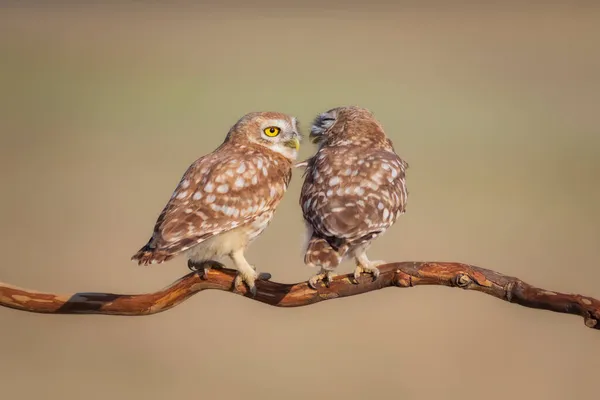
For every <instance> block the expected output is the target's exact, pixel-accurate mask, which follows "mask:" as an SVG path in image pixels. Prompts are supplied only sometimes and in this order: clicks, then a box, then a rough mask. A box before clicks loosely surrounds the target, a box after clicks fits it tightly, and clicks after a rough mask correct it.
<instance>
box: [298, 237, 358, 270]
mask: <svg viewBox="0 0 600 400" xmlns="http://www.w3.org/2000/svg"><path fill="white" fill-rule="evenodd" d="M347 251H348V247H347V246H346V245H342V246H340V247H339V248H334V247H333V246H332V245H331V244H330V243H329V242H328V241H327V240H325V239H323V238H320V237H317V236H313V237H311V238H310V240H309V241H308V247H307V248H306V254H305V255H304V263H305V264H307V265H309V266H311V267H321V268H323V269H328V270H331V269H334V268H336V267H337V266H338V265H340V263H341V262H342V259H343V258H344V255H345V254H346V253H347Z"/></svg>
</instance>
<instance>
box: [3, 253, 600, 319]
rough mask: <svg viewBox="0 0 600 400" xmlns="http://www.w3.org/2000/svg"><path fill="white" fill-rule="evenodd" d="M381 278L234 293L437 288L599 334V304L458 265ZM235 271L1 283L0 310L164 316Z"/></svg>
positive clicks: (405, 265) (304, 299)
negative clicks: (50, 284)
mask: <svg viewBox="0 0 600 400" xmlns="http://www.w3.org/2000/svg"><path fill="white" fill-rule="evenodd" d="M379 270H380V271H381V275H380V276H379V279H377V280H376V281H372V278H371V276H370V275H364V276H361V278H360V279H359V284H358V285H357V284H355V283H354V277H353V276H352V275H350V274H349V275H341V276H337V277H336V278H335V279H334V280H333V281H332V282H331V284H330V286H329V287H325V286H321V287H319V289H318V290H312V289H311V288H310V287H308V285H307V283H306V282H300V283H296V284H284V283H277V282H272V281H257V282H256V286H257V289H258V293H257V295H256V297H254V298H252V297H251V294H249V292H248V290H247V289H246V287H245V286H240V287H238V289H237V292H236V293H238V294H241V295H244V296H246V297H249V298H251V299H254V300H257V301H260V302H262V303H265V304H269V305H272V306H276V307H300V306H307V305H310V304H315V303H318V302H320V301H324V300H331V299H336V298H340V297H347V296H354V295H358V294H361V293H366V292H370V291H372V290H377V289H382V288H385V287H402V288H406V287H412V286H418V285H442V286H450V287H458V288H462V289H468V290H475V291H478V292H482V293H486V294H489V295H491V296H494V297H496V298H498V299H501V300H505V301H508V302H511V303H516V304H520V305H522V306H525V307H530V308H537V309H543V310H550V311H554V312H560V313H566V314H575V315H580V316H582V317H583V318H584V321H585V325H586V326H588V327H590V328H595V329H600V324H599V323H598V321H600V301H598V300H596V299H594V298H591V297H587V296H581V295H578V294H564V293H558V292H552V291H549V290H544V289H540V288H536V287H534V286H531V285H529V284H527V283H525V282H523V281H522V280H520V279H518V278H514V277H511V276H506V275H503V274H500V273H498V272H494V271H490V270H487V269H484V268H479V267H475V266H472V265H467V264H460V263H445V262H397V263H390V264H386V265H382V266H380V267H379ZM234 277H235V271H234V270H231V269H226V268H223V269H216V268H213V269H211V270H209V272H208V274H207V275H206V276H204V277H200V276H199V275H198V274H197V273H194V272H192V273H189V274H187V275H185V276H184V277H182V278H180V279H179V280H177V281H175V282H174V283H173V284H171V285H170V286H168V287H166V288H164V289H162V290H160V291H158V292H155V293H146V294H112V293H75V294H70V295H60V294H52V293H41V292H36V291H31V290H26V289H21V288H18V287H14V286H10V285H8V284H4V283H1V282H0V305H2V306H4V307H9V308H13V309H16V310H21V311H28V312H34V313H50V314H108V315H129V316H137V315H150V314H156V313H159V312H162V311H166V310H168V309H170V308H172V307H175V306H176V305H178V304H180V303H182V302H183V301H184V300H187V299H188V298H190V297H191V296H192V295H194V294H196V293H198V292H201V291H203V290H206V289H217V290H224V291H231V290H232V286H233V280H234Z"/></svg>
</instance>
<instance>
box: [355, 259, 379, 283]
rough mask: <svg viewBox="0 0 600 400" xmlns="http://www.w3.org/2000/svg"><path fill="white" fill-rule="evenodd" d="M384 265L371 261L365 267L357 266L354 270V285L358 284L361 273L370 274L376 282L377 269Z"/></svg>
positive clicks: (377, 276)
mask: <svg viewBox="0 0 600 400" xmlns="http://www.w3.org/2000/svg"><path fill="white" fill-rule="evenodd" d="M385 263H386V262H385V261H371V262H370V263H369V264H367V265H357V266H356V269H355V270H354V283H356V284H358V278H360V275H361V274H363V273H366V274H372V275H373V281H376V280H377V278H379V269H378V268H377V267H378V266H380V265H383V264H385Z"/></svg>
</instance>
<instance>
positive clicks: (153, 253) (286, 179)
mask: <svg viewBox="0 0 600 400" xmlns="http://www.w3.org/2000/svg"><path fill="white" fill-rule="evenodd" d="M299 146H300V134H299V132H298V126H297V120H296V118H295V117H293V116H289V115H286V114H282V113H277V112H255V113H249V114H246V115H245V116H243V117H242V118H241V119H240V120H239V121H237V123H236V124H235V125H233V127H232V128H231V129H230V130H229V132H228V134H227V136H226V138H225V140H224V142H223V143H222V144H221V145H220V146H219V147H218V148H217V149H216V150H214V151H213V152H212V153H210V154H207V155H205V156H203V157H201V158H199V159H198V160H196V161H195V162H194V163H193V164H192V165H191V166H190V167H189V168H188V169H187V171H186V172H185V174H184V175H183V177H182V178H181V180H180V182H179V184H178V185H177V187H176V189H175V191H174V192H173V195H172V197H171V199H170V200H169V202H168V203H167V205H166V206H165V207H164V208H163V210H162V212H161V213H160V215H159V217H158V220H157V221H156V224H155V226H154V231H153V234H152V237H151V238H150V240H149V241H148V243H147V244H146V245H145V246H143V247H142V248H141V249H140V250H139V251H138V252H137V253H136V254H135V255H134V256H133V257H132V260H135V261H137V262H138V264H140V265H148V264H160V263H162V262H165V261H168V260H170V259H171V258H173V257H175V256H177V255H185V256H186V257H187V259H188V267H190V269H196V270H198V271H199V272H201V273H204V274H206V273H207V272H208V268H210V266H211V265H215V260H216V259H218V258H220V257H229V258H230V259H231V261H232V263H233V266H234V267H235V269H236V270H237V271H238V275H237V277H236V280H235V283H234V289H235V287H237V285H239V284H241V283H242V282H243V283H245V284H246V285H247V286H248V288H249V290H250V292H251V293H252V294H253V295H256V285H255V281H256V279H257V278H259V274H258V272H257V271H256V270H255V268H254V267H253V266H252V265H251V264H250V263H248V261H247V260H246V258H245V256H244V252H245V250H246V249H247V247H248V246H249V244H250V243H251V242H252V241H253V240H254V239H256V238H257V237H258V236H259V235H260V234H261V233H262V232H263V231H264V230H265V229H266V228H267V226H268V225H269V223H270V222H271V220H272V218H273V215H274V213H275V210H276V208H277V206H278V205H279V203H280V201H281V200H282V198H283V196H284V194H285V192H286V190H287V188H288V185H289V183H290V179H291V176H292V164H293V162H294V160H295V159H296V157H297V155H298V150H299ZM265 275H268V274H265Z"/></svg>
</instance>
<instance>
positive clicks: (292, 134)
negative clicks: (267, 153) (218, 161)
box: [225, 111, 302, 160]
mask: <svg viewBox="0 0 600 400" xmlns="http://www.w3.org/2000/svg"><path fill="white" fill-rule="evenodd" d="M301 140H302V136H301V135H300V133H299V131H298V121H297V119H296V117H293V116H291V115H287V114H282V113H278V112H271V111H267V112H253V113H249V114H246V115H244V116H243V117H242V118H240V119H239V121H238V122H237V123H236V124H235V125H234V126H233V127H232V128H231V129H230V131H229V133H228V134H227V138H226V139H225V141H230V142H234V143H238V144H245V143H248V142H250V143H254V144H257V145H259V146H264V147H266V148H268V149H270V150H272V151H274V152H276V153H279V154H282V155H283V156H284V157H286V158H288V159H290V160H295V159H296V158H297V156H298V151H299V150H300V142H301Z"/></svg>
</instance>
